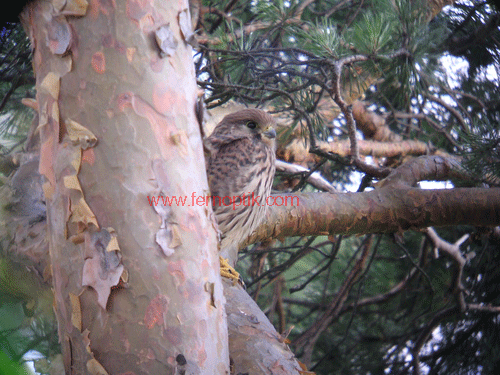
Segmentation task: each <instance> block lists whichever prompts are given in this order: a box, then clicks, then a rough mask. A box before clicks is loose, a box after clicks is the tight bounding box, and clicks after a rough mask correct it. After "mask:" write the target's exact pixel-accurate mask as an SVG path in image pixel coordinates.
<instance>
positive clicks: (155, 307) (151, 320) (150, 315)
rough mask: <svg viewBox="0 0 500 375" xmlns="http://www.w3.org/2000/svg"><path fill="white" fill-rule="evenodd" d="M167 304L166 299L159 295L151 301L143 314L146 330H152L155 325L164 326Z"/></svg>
mask: <svg viewBox="0 0 500 375" xmlns="http://www.w3.org/2000/svg"><path fill="white" fill-rule="evenodd" d="M168 304H169V301H168V298H167V297H166V296H164V295H161V294H158V295H157V296H156V297H155V298H153V299H152V300H151V302H150V303H149V305H148V306H147V307H146V312H145V313H144V324H146V327H148V329H151V328H153V327H154V325H155V324H158V325H159V326H162V325H164V316H165V314H166V313H167V311H168Z"/></svg>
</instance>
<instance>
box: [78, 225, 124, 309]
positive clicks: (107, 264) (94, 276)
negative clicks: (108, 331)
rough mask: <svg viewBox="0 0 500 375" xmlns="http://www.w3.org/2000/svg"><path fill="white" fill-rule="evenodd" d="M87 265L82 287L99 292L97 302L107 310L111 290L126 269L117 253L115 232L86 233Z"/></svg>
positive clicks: (84, 265)
mask: <svg viewBox="0 0 500 375" xmlns="http://www.w3.org/2000/svg"><path fill="white" fill-rule="evenodd" d="M84 238H85V257H86V259H85V263H84V264H83V271H82V286H90V287H92V288H93V289H94V290H95V291H96V292H97V302H98V303H99V305H100V306H101V307H102V308H103V309H104V310H105V309H106V303H107V302H108V297H109V294H110V293H111V288H112V287H113V286H115V285H117V284H118V283H119V282H120V277H121V275H122V273H123V270H124V267H123V265H122V264H121V255H120V253H119V251H117V248H116V245H117V242H116V235H115V234H114V231H113V230H111V231H110V230H108V229H103V230H101V231H99V232H94V233H92V234H91V233H89V232H88V231H86V232H85V233H84Z"/></svg>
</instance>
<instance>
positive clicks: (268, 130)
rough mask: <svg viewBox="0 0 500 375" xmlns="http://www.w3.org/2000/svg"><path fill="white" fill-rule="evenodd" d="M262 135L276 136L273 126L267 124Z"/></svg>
mask: <svg viewBox="0 0 500 375" xmlns="http://www.w3.org/2000/svg"><path fill="white" fill-rule="evenodd" d="M263 133H264V135H265V136H266V137H267V138H271V139H273V138H276V130H274V128H273V127H272V126H271V125H269V126H268V127H267V128H266V130H264V132H263Z"/></svg>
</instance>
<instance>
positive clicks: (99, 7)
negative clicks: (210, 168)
mask: <svg viewBox="0 0 500 375" xmlns="http://www.w3.org/2000/svg"><path fill="white" fill-rule="evenodd" d="M23 23H24V26H25V28H26V29H27V31H28V34H29V35H30V38H31V41H32V45H33V48H34V57H33V66H34V71H35V74H36V87H37V100H38V104H39V108H40V123H39V130H40V135H41V158H40V173H41V174H42V175H43V176H44V184H43V188H44V193H45V197H46V204H47V217H48V218H47V220H48V228H49V231H48V232H49V244H50V245H49V247H50V258H51V266H52V277H53V285H54V293H55V301H56V303H55V305H56V315H57V319H58V325H59V336H60V341H61V344H62V350H63V357H64V365H65V370H66V373H67V374H82V373H106V372H107V373H110V374H120V373H128V374H173V373H181V372H182V371H185V373H197V374H226V373H229V354H228V345H227V342H228V340H227V335H228V333H227V325H226V320H225V312H224V297H223V293H222V286H221V282H220V277H219V275H218V259H217V250H216V249H217V246H216V241H217V239H216V231H215V229H214V225H213V220H212V218H211V216H210V212H211V211H210V210H209V209H208V208H207V207H206V206H197V205H192V206H189V205H188V204H186V205H182V204H178V205H172V206H171V207H168V206H162V205H158V206H156V207H153V206H154V205H153V206H152V205H151V204H150V201H149V199H151V197H156V196H158V195H164V196H169V197H171V196H177V197H188V198H189V199H190V197H189V196H190V195H191V193H192V192H195V194H196V195H197V196H205V195H207V192H208V186H207V181H206V174H205V166H204V162H203V154H202V146H201V137H200V132H199V126H198V124H197V121H196V116H195V100H196V79H195V72H194V68H193V64H192V49H191V47H190V46H189V45H188V44H187V43H186V41H185V39H188V38H189V33H190V28H189V11H188V4H187V1H180V2H165V1H159V0H157V1H153V0H136V1H135V0H129V1H114V0H112V1H92V2H91V5H89V6H88V7H87V4H86V1H76V0H74V1H67V2H57V1H53V2H49V1H38V2H35V3H34V4H31V5H30V6H29V7H28V8H27V9H26V10H25V11H24V13H23ZM188 189H189V190H188ZM177 371H178V372H177Z"/></svg>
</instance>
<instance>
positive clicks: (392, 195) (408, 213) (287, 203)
mask: <svg viewBox="0 0 500 375" xmlns="http://www.w3.org/2000/svg"><path fill="white" fill-rule="evenodd" d="M269 203H270V204H271V203H274V205H273V206H271V207H269V208H270V209H269V210H268V212H267V220H266V221H265V223H264V224H263V225H261V226H260V227H259V228H258V230H257V231H256V232H254V234H253V235H252V236H251V237H250V238H249V239H247V240H246V241H245V242H244V243H243V244H242V245H248V244H250V243H253V242H257V241H263V240H265V239H268V238H284V237H287V236H308V235H328V234H359V233H382V232H385V233H387V232H397V231H400V230H408V229H422V228H426V227H429V226H436V227H439V226H450V225H476V226H496V225H499V224H500V188H490V189H486V188H484V189H483V188H456V189H442V190H422V189H418V188H411V187H400V186H397V187H391V186H388V187H383V188H381V189H376V190H373V191H369V192H363V193H344V194H332V193H309V194H307V193H303V194H294V195H293V194H281V195H274V196H273V198H272V199H270V200H269ZM280 204H282V205H281V206H280Z"/></svg>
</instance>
